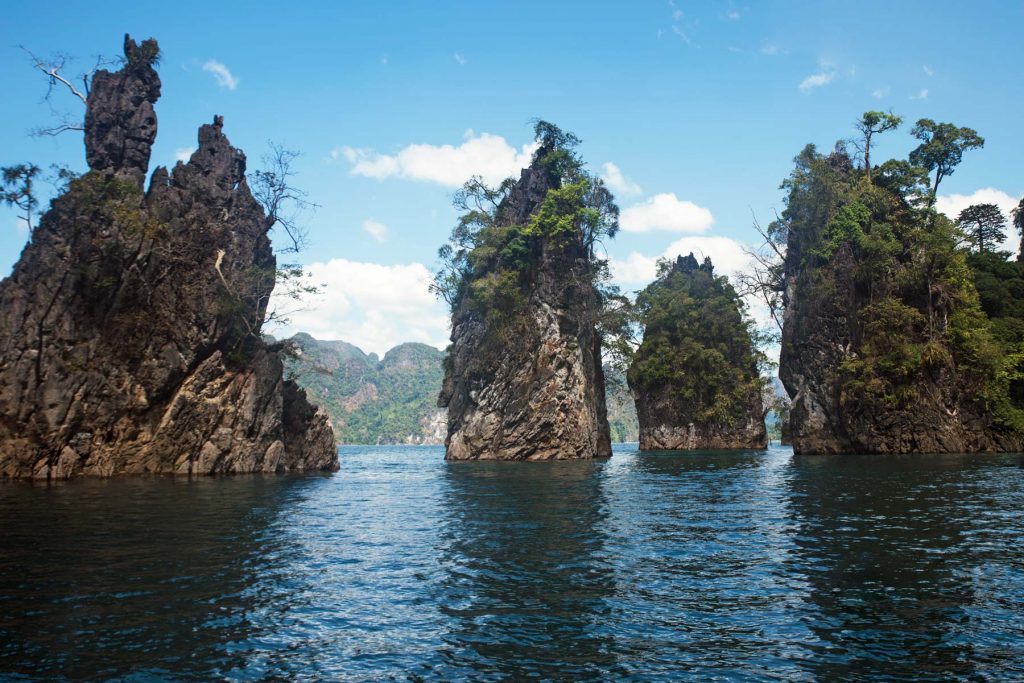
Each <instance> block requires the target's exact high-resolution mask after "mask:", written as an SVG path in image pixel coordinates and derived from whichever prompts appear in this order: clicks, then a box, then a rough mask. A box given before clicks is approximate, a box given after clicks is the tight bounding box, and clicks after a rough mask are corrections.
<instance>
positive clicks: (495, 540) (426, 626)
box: [0, 447, 1024, 681]
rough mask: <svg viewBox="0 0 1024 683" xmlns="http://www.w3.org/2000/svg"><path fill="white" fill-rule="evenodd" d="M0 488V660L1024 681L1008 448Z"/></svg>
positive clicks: (205, 670) (160, 673)
mask: <svg viewBox="0 0 1024 683" xmlns="http://www.w3.org/2000/svg"><path fill="white" fill-rule="evenodd" d="M441 457H442V451H441V449H438V448H417V447H408V448H394V447H378V448H358V447H352V448H343V449H342V452H341V462H342V469H341V471H340V472H338V473H337V474H334V475H329V476H326V475H311V476H279V477H275V476H242V477H232V478H222V479H191V480H188V479H174V478H146V479H120V480H113V481H95V480H93V481H87V480H82V481H73V482H70V483H67V484H61V485H52V486H41V485H31V484H24V483H0V678H3V679H18V678H19V677H23V678H25V679H34V678H46V679H54V678H66V679H76V680H77V679H120V680H129V681H143V680H222V679H226V680H267V679H294V680H323V679H328V680H367V681H377V680H388V679H396V680H617V679H634V680H644V681H647V680H658V679H661V680H680V679H694V680H714V679H717V680H756V679H785V680H823V681H832V680H887V681H888V680H900V679H907V680H910V679H914V680H997V679H998V680H1004V679H1010V678H1017V679H1020V678H1022V677H1024V469H1022V465H1024V456H974V457H959V456H957V457H887V458H878V457H848V458H847V457H843V458H835V457H833V458H806V457H805V458H794V457H793V456H792V455H791V454H790V452H789V450H788V449H778V448H777V449H773V450H770V451H768V452H746V453H734V454H695V455H682V456H669V455H640V454H638V453H635V452H633V451H632V450H631V449H630V448H628V447H627V448H618V449H617V450H616V454H615V457H613V458H612V459H611V460H609V461H606V462H590V463H588V462H574V463H536V464H514V463H459V464H446V463H444V462H443V461H442V460H441Z"/></svg>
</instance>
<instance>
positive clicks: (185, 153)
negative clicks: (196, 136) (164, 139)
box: [174, 147, 196, 164]
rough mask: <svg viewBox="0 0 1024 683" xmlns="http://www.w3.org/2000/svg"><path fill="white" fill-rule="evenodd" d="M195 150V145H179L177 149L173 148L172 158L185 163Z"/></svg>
mask: <svg viewBox="0 0 1024 683" xmlns="http://www.w3.org/2000/svg"><path fill="white" fill-rule="evenodd" d="M195 151H196V148H195V147H179V148H178V149H176V150H174V158H175V159H176V160H177V161H180V162H182V163H186V164H187V163H188V160H189V159H191V158H192V155H193V154H194V153H195Z"/></svg>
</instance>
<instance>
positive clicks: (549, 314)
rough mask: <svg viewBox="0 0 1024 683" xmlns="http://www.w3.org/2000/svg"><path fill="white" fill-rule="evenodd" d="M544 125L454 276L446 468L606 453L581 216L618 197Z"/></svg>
mask: <svg viewBox="0 0 1024 683" xmlns="http://www.w3.org/2000/svg"><path fill="white" fill-rule="evenodd" d="M546 125H548V124H543V123H542V124H539V126H538V140H539V142H540V147H539V149H538V151H537V152H536V153H535V154H534V157H533V161H532V163H531V165H530V167H529V168H526V169H524V170H523V171H522V173H521V175H520V177H519V179H518V180H516V181H515V182H511V183H506V185H505V187H504V190H503V192H501V193H500V198H496V197H495V196H494V195H493V194H492V195H491V196H490V199H491V201H495V202H497V204H496V205H495V208H494V210H493V212H491V213H488V214H486V216H484V217H483V218H479V216H478V217H477V218H478V219H479V222H480V223H481V225H480V226H479V229H478V230H477V232H475V234H474V236H473V237H472V239H471V241H472V248H471V249H470V250H469V251H468V254H466V258H467V264H466V267H465V269H464V270H463V271H462V272H461V273H460V274H459V277H460V281H459V287H458V292H457V296H456V297H455V299H454V302H453V303H454V308H453V314H452V336H451V340H452V343H451V346H450V348H449V355H448V358H447V361H446V365H445V379H444V385H443V388H442V391H441V395H440V400H439V403H440V405H441V406H443V407H447V408H448V436H447V438H446V441H445V443H446V446H447V454H446V456H445V457H446V458H447V459H449V460H472V459H502V460H553V459H573V458H594V457H608V456H610V455H611V442H610V437H609V428H608V420H607V415H606V409H605V397H604V376H603V371H602V366H601V340H600V337H599V336H598V334H597V331H596V327H595V325H596V321H597V318H598V316H599V312H600V310H601V305H602V304H601V299H600V295H599V293H598V291H597V289H596V287H595V285H594V259H593V251H592V247H593V242H592V239H593V237H594V234H593V233H592V232H588V228H587V226H586V225H584V223H583V222H582V220H581V217H583V216H590V217H594V216H596V215H597V213H582V212H583V211H585V210H587V209H588V207H589V206H590V205H591V204H592V203H593V197H594V193H595V192H603V194H601V195H600V196H601V198H602V201H605V200H606V208H607V207H608V206H611V204H610V202H611V199H610V195H608V194H607V192H606V191H604V190H603V188H602V187H600V186H598V185H596V184H595V181H594V180H593V179H590V178H588V177H586V176H583V175H581V173H580V170H581V164H580V162H579V160H578V159H577V158H576V157H575V155H574V154H573V153H572V151H571V147H572V146H573V145H574V144H575V142H577V141H576V140H575V138H573V137H572V136H571V135H567V134H563V133H562V132H561V131H558V130H557V129H556V128H554V127H550V128H549V129H548V131H547V134H544V133H542V132H541V130H542V127H543V126H546ZM597 182H599V181H597ZM478 206H479V204H478ZM591 208H593V210H594V211H595V212H600V211H601V209H599V208H596V207H591ZM614 211H615V215H616V216H617V209H615V210H614ZM609 217H610V214H609ZM474 220H477V219H474ZM593 229H594V226H591V228H590V230H593Z"/></svg>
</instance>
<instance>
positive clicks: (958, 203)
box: [935, 187, 1021, 254]
mask: <svg viewBox="0 0 1024 683" xmlns="http://www.w3.org/2000/svg"><path fill="white" fill-rule="evenodd" d="M1020 200H1021V196H1020V195H1018V196H1017V197H1014V196H1012V195H1009V194H1007V193H1005V192H1003V191H1002V190H997V189H995V188H994V187H986V188H982V189H980V190H975V191H974V192H973V193H972V194H946V195H942V196H940V197H939V198H938V199H937V200H936V201H935V208H936V209H938V210H939V211H941V212H942V213H944V214H946V215H947V216H949V217H950V218H951V219H953V220H956V218H957V216H959V215H960V212H961V211H963V210H964V209H966V208H967V207H968V206H971V205H972V204H995V205H996V206H998V207H999V210H1000V211H1002V212H1003V215H1004V216H1006V220H1007V227H1006V241H1005V242H1003V246H1002V248H1003V249H1005V250H1006V251H1009V252H1011V253H1014V254H1016V253H1017V249H1018V247H1019V246H1020V235H1018V234H1017V231H1016V230H1014V229H1013V226H1012V225H1011V224H1010V220H1011V219H1012V216H1011V215H1010V212H1011V211H1013V210H1014V209H1015V208H1017V205H1018V204H1019V203H1020Z"/></svg>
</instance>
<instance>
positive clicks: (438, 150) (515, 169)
mask: <svg viewBox="0 0 1024 683" xmlns="http://www.w3.org/2000/svg"><path fill="white" fill-rule="evenodd" d="M536 149H537V144H536V143H532V142H531V143H530V144H527V145H523V146H522V148H521V149H519V150H516V148H515V147H513V146H511V145H510V144H508V142H506V141H505V138H503V137H501V136H500V135H491V134H490V133H481V134H479V135H476V134H474V133H473V131H466V135H465V139H464V141H463V143H462V144H461V145H459V146H458V147H456V146H454V145H426V144H417V145H409V146H408V147H405V148H404V149H401V150H399V152H398V153H397V154H394V155H388V154H380V153H379V152H376V151H374V150H372V149H356V148H354V147H341V148H338V149H335V150H332V152H331V156H332V157H333V158H338V157H344V158H345V159H346V160H347V161H348V162H349V163H350V164H352V170H351V173H352V175H361V176H366V177H367V178H377V179H378V180H384V179H385V178H406V179H409V180H422V181H427V182H434V183H439V184H441V185H445V186H447V187H459V186H460V185H462V184H463V183H464V182H466V181H467V180H469V178H470V177H472V176H474V175H478V176H481V177H482V178H483V179H484V182H486V183H488V184H492V185H496V184H498V183H500V182H501V181H502V180H504V179H505V178H507V177H509V176H512V175H518V174H519V171H520V170H521V169H523V168H525V167H526V166H528V165H529V164H530V158H531V157H532V156H533V152H534V151H535V150H536Z"/></svg>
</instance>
